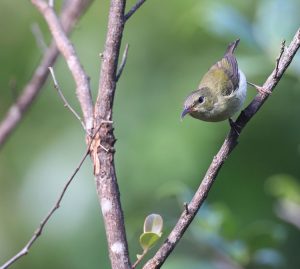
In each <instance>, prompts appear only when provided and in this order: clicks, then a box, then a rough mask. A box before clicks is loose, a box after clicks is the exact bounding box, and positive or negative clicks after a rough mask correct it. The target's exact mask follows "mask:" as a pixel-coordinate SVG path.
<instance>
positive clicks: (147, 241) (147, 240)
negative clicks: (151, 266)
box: [140, 232, 160, 251]
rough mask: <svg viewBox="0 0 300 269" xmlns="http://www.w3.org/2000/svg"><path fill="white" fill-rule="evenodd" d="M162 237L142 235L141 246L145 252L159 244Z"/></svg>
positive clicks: (150, 234) (148, 233) (153, 234)
mask: <svg viewBox="0 0 300 269" xmlns="http://www.w3.org/2000/svg"><path fill="white" fill-rule="evenodd" d="M159 238H160V236H159V235H158V234H156V233H151V232H147V233H142V234H141V236H140V244H141V246H142V248H143V250H144V251H147V250H148V249H150V248H151V247H153V245H154V244H155V243H156V242H157V240H158V239H159Z"/></svg>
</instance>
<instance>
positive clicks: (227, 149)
mask: <svg viewBox="0 0 300 269" xmlns="http://www.w3.org/2000/svg"><path fill="white" fill-rule="evenodd" d="M299 47H300V29H298V31H297V33H296V35H295V36H294V38H293V40H292V42H291V44H290V45H289V47H287V48H286V49H285V50H284V52H283V53H282V55H281V57H280V59H281V60H280V62H279V64H278V67H277V65H276V67H275V69H274V70H273V72H272V73H271V75H270V76H269V77H268V79H267V80H266V82H265V83H264V85H263V86H262V88H263V89H264V90H268V91H273V90H274V88H275V86H276V85H277V84H278V82H279V81H280V79H281V77H282V75H283V74H284V72H285V71H286V69H287V68H288V66H289V64H290V63H291V62H292V60H293V58H294V56H295V55H296V53H297V51H298V49H299ZM277 69H278V70H277ZM268 97H269V95H267V94H258V95H257V96H256V97H255V98H254V100H253V101H252V102H251V103H250V104H249V105H248V107H247V108H246V109H245V110H244V111H242V112H241V114H240V115H239V117H238V119H237V120H236V124H237V126H239V127H240V129H239V131H240V133H241V132H242V130H243V129H244V127H245V126H246V124H247V123H248V122H249V120H250V119H251V118H252V117H253V116H254V115H255V114H256V113H257V112H258V110H259V109H260V108H261V106H262V105H263V104H264V102H265V101H266V100H267V99H268ZM238 137H239V135H238V134H237V132H236V131H235V130H233V129H231V130H230V132H229V134H228V135H227V137H226V139H225V141H224V143H223V145H222V146H221V148H220V150H219V152H218V153H217V155H216V156H215V157H214V158H213V160H212V162H211V164H210V166H209V168H208V170H207V171H206V174H205V176H204V178H203V180H202V182H201V184H200V186H199V188H198V190H197V191H196V193H195V195H194V197H193V198H192V200H191V202H190V203H189V204H188V211H187V210H184V211H183V212H182V214H181V216H180V218H179V220H178V222H177V223H176V225H175V227H174V228H173V230H172V231H171V233H170V234H169V236H168V238H167V239H166V240H165V242H164V243H163V245H162V246H161V247H160V248H159V250H158V251H157V252H156V254H155V255H154V257H153V258H152V259H150V260H149V261H148V262H147V263H146V265H145V266H144V267H143V269H154V268H160V267H161V266H162V264H163V263H164V262H165V260H166V259H167V257H168V256H169V255H170V254H171V252H172V251H173V249H174V248H175V246H176V244H177V243H178V242H179V240H180V239H181V238H182V236H183V234H184V232H185V231H186V229H187V228H188V226H189V225H190V223H191V222H192V220H193V219H194V217H195V215H196V214H197V212H198V210H199V209H200V207H201V205H202V204H203V202H204V201H205V199H206V197H207V195H208V193H209V190H210V188H211V187H212V185H213V183H214V181H215V180H216V178H217V175H218V172H219V171H220V169H221V167H222V166H223V164H224V162H225V160H226V159H227V158H228V156H229V155H230V153H231V152H232V150H233V149H234V148H235V146H236V145H237V140H238Z"/></svg>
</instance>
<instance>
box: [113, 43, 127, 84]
mask: <svg viewBox="0 0 300 269" xmlns="http://www.w3.org/2000/svg"><path fill="white" fill-rule="evenodd" d="M128 49H129V45H128V44H126V46H125V49H124V53H123V57H122V61H121V64H120V67H119V69H118V72H117V75H116V81H119V79H120V77H121V75H122V72H123V69H124V67H125V64H126V60H127V55H128Z"/></svg>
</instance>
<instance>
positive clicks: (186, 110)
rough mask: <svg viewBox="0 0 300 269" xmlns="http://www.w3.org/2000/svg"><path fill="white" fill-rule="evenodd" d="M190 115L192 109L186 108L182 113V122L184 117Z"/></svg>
mask: <svg viewBox="0 0 300 269" xmlns="http://www.w3.org/2000/svg"><path fill="white" fill-rule="evenodd" d="M189 113H190V109H189V108H188V107H185V108H184V110H183V111H182V113H181V121H182V120H183V118H184V116H185V115H186V114H189Z"/></svg>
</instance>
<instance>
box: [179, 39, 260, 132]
mask: <svg viewBox="0 0 300 269" xmlns="http://www.w3.org/2000/svg"><path fill="white" fill-rule="evenodd" d="M239 41H240V40H239V39H238V40H236V41H234V42H232V43H230V44H229V46H228V48H227V50H226V52H225V55H224V57H223V58H222V59H221V60H220V61H218V62H217V63H216V64H214V65H213V66H212V67H211V68H210V69H209V70H208V71H207V73H206V74H205V75H204V77H203V78H202V80H201V81H200V84H199V86H198V88H197V90H195V91H193V92H192V93H191V94H190V95H189V96H188V97H187V98H186V99H185V101H184V108H183V111H182V113H181V119H183V117H184V116H185V115H186V114H190V115H191V116H192V117H193V118H196V119H199V120H203V121H210V122H217V121H223V120H226V119H228V120H229V123H230V125H231V126H232V124H233V121H232V120H231V117H232V116H233V115H234V114H235V113H236V112H238V111H239V110H240V109H241V107H242V106H243V104H244V101H245V99H246V93H247V81H246V77H245V75H244V73H243V72H242V71H241V70H240V69H239V68H238V64H237V61H236V58H235V56H234V54H233V53H234V51H235V49H236V47H237V45H238V43H239ZM253 86H256V85H254V84H253ZM256 87H258V88H261V87H259V86H256ZM258 88H257V89H258ZM258 90H261V89H258Z"/></svg>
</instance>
